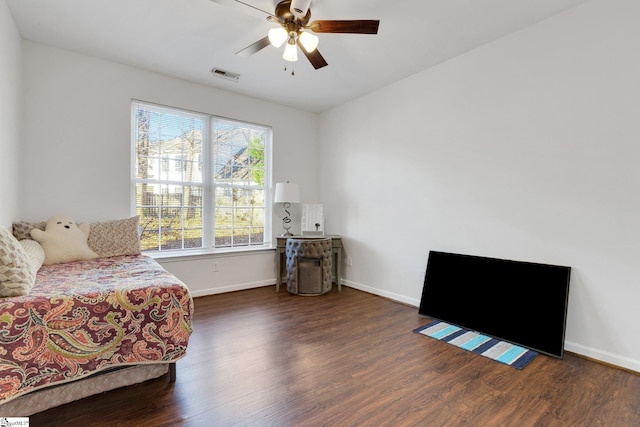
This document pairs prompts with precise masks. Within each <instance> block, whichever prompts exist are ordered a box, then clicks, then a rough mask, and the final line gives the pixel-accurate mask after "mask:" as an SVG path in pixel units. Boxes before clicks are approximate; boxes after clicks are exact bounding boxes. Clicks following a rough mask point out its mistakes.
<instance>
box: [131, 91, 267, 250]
mask: <svg viewBox="0 0 640 427" xmlns="http://www.w3.org/2000/svg"><path fill="white" fill-rule="evenodd" d="M132 115H133V117H132V124H133V132H132V135H133V136H132V139H133V151H134V162H135V172H134V179H133V181H134V182H133V184H134V185H135V198H134V201H133V203H134V209H135V212H136V214H137V215H139V216H140V225H141V228H142V234H141V237H140V240H141V247H142V250H146V251H162V250H179V249H191V248H237V247H248V246H262V245H264V244H265V237H269V236H265V218H267V214H268V212H267V209H270V204H265V195H266V191H267V188H268V187H267V184H268V183H267V182H266V181H267V177H269V176H270V173H271V172H270V167H269V162H268V159H270V147H271V129H270V128H269V127H266V126H260V125H255V124H251V123H243V122H238V121H233V120H229V119H223V118H219V117H215V116H211V115H207V114H200V113H193V112H190V111H184V110H178V109H173V108H168V107H161V106H157V105H153V104H146V103H142V102H137V101H134V102H133V103H132ZM269 216H270V215H269ZM267 240H269V241H270V237H269V238H268V239H267Z"/></svg>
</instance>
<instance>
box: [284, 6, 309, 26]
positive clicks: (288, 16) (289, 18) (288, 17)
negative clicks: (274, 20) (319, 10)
mask: <svg viewBox="0 0 640 427" xmlns="http://www.w3.org/2000/svg"><path fill="white" fill-rule="evenodd" d="M275 15H276V16H277V17H278V18H280V20H281V21H283V22H297V23H299V24H300V25H307V22H309V19H311V9H309V10H307V14H306V15H304V17H303V18H297V17H296V16H295V15H294V14H293V13H291V0H283V1H281V2H280V3H278V5H277V6H276V13H275Z"/></svg>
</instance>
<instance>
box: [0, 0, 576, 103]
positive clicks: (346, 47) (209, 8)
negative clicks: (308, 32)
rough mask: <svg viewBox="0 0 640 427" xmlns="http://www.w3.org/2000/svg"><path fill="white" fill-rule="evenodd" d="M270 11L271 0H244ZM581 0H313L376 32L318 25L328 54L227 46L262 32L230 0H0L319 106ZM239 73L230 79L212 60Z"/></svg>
mask: <svg viewBox="0 0 640 427" xmlns="http://www.w3.org/2000/svg"><path fill="white" fill-rule="evenodd" d="M244 1H245V2H246V3H249V4H251V5H254V6H255V7H257V8H259V9H262V10H266V11H269V12H273V11H274V8H275V5H276V4H277V3H278V0H244ZM584 1H586V0H395V1H392V0H386V1H382V0H349V1H345V0H314V1H312V3H311V13H312V16H311V21H313V20H314V19H379V20H380V28H379V31H378V34H377V35H359V34H358V35H356V34H326V33H325V34H318V36H319V38H320V44H319V46H318V49H319V51H320V52H321V53H322V55H323V56H324V58H325V60H326V61H327V62H328V63H329V65H328V66H326V67H324V68H321V69H319V70H314V69H313V67H312V66H311V64H310V63H309V62H308V61H307V60H306V58H305V57H304V56H303V55H300V60H299V61H298V62H296V63H295V64H294V69H295V76H292V75H291V70H290V69H289V71H284V66H285V64H290V63H285V61H284V60H283V59H282V48H280V49H278V50H276V48H274V47H272V46H268V47H266V48H265V49H263V50H261V51H260V52H258V53H256V54H254V55H252V56H250V57H248V58H245V57H240V56H236V55H235V52H237V51H239V50H240V49H242V48H244V47H246V46H248V45H250V44H252V43H253V42H255V41H257V40H259V39H260V38H262V37H264V36H265V35H266V33H267V31H268V30H269V29H270V28H273V27H274V26H276V25H275V24H273V23H270V22H268V21H267V20H266V19H265V18H266V15H265V14H263V13H262V12H259V11H256V10H254V9H252V8H251V7H249V6H246V5H243V4H240V3H238V2H236V1H234V0H106V1H98V0H6V2H7V4H8V6H9V9H10V11H11V14H12V16H13V18H14V21H15V23H16V26H17V27H18V30H19V32H20V34H21V35H22V37H23V38H24V39H27V40H32V41H35V42H39V43H44V44H47V45H52V46H56V47H60V48H64V49H68V50H72V51H77V52H80V53H84V54H88V55H92V56H96V57H100V58H105V59H108V60H112V61H116V62H119V63H122V64H127V65H132V66H135V67H139V68H143V69H147V70H151V71H155V72H158V73H161V74H166V75H169V76H174V77H178V78H181V79H185V80H188V81H192V82H196V83H201V84H204V85H209V86H214V87H217V88H221V89H225V90H228V91H232V92H237V93H242V94H246V95H250V96H254V97H257V98H261V99H265V100H269V101H273V102H276V103H279V104H283V105H289V106H292V107H296V108H300V109H304V110H306V111H310V112H322V111H326V110H328V109H330V108H332V107H335V106H337V105H340V104H342V103H344V102H346V101H349V100H351V99H354V98H356V97H358V96H361V95H363V94H365V93H368V92H371V91H373V90H376V89H378V88H381V87H383V86H386V85H388V84H390V83H392V82H394V81H397V80H400V79H403V78H405V77H407V76H409V75H412V74H414V73H416V72H419V71H421V70H424V69H426V68H428V67H431V66H433V65H436V64H438V63H441V62H443V61H446V60H448V59H450V58H452V57H455V56H457V55H460V54H462V53H464V52H467V51H469V50H471V49H473V48H475V47H478V46H480V45H483V44H485V43H488V42H490V41H492V40H495V39H498V38H500V37H503V36H505V35H507V34H510V33H513V32H515V31H518V30H519V29H521V28H523V27H526V26H528V25H531V24H533V23H535V22H538V21H540V20H543V19H545V18H547V17H549V16H552V15H554V14H557V13H559V12H561V11H563V10H565V9H567V8H570V7H573V6H575V5H578V4H580V3H583V2H584ZM214 67H216V68H221V69H224V70H227V71H231V72H234V73H239V74H240V80H239V81H238V82H231V81H227V80H224V79H221V78H218V77H214V76H213V75H212V74H211V69H212V68H214Z"/></svg>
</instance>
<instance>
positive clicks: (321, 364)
mask: <svg viewBox="0 0 640 427" xmlns="http://www.w3.org/2000/svg"><path fill="white" fill-rule="evenodd" d="M427 322H428V319H425V318H421V317H419V316H418V315H417V309H415V308H413V307H408V306H405V305H403V304H399V303H396V302H393V301H389V300H387V299H384V298H381V297H378V296H374V295H371V294H367V293H364V292H361V291H358V290H355V289H352V288H348V287H343V292H342V293H338V292H337V291H336V290H335V289H334V290H333V291H332V292H330V293H329V294H326V295H323V296H316V297H303V296H293V295H290V294H288V293H287V292H285V291H282V290H281V291H280V292H279V293H276V292H275V289H274V287H264V288H258V289H251V290H246V291H240V292H232V293H227V294H220V295H213V296H207V297H201V298H196V299H195V325H194V334H193V335H192V338H191V341H190V343H189V349H188V352H187V356H185V357H184V358H183V359H182V360H180V361H178V364H177V368H178V372H177V381H176V382H175V383H169V382H168V380H167V378H166V377H163V378H159V379H156V380H152V381H148V382H146V383H143V384H139V385H135V386H131V387H127V388H123V389H118V390H114V391H111V392H107V393H103V394H101V395H98V396H92V397H89V398H86V399H83V400H81V401H78V402H73V403H70V404H67V405H64V406H61V407H58V408H54V409H51V410H48V411H45V412H42V413H39V414H36V415H33V416H31V417H30V422H31V424H30V425H31V426H32V427H33V426H91V427H99V426H137V427H140V426H142V427H145V426H149V427H156V426H278V427H283V426H341V427H342V426H376V427H379V426H394V427H395V426H462V425H464V426H518V427H520V426H572V427H573V426H607V427H609V426H612V427H624V426H638V425H640V376H639V375H635V374H634V373H630V372H625V371H623V370H620V369H615V368H612V367H609V366H605V365H602V364H599V363H595V362H593V361H589V360H586V359H583V358H580V357H577V356H575V355H572V354H565V358H564V359H563V360H559V359H555V358H551V357H547V356H543V355H541V356H538V357H537V358H536V359H534V360H533V362H531V364H529V365H528V366H527V367H526V368H525V369H524V370H517V369H514V368H511V367H508V366H505V365H502V364H500V363H497V362H494V361H491V360H489V359H486V358H484V357H481V356H476V355H473V354H471V353H469V352H466V351H464V350H460V349H458V348H456V347H454V346H451V345H448V344H445V343H442V342H439V341H436V340H434V339H431V338H428V337H425V336H421V335H419V334H416V333H414V332H412V330H413V329H414V328H417V327H419V326H422V325H424V324H426V323H427Z"/></svg>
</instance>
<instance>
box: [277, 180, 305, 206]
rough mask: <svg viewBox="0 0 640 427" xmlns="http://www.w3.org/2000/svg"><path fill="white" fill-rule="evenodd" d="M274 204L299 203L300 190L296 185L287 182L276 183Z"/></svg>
mask: <svg viewBox="0 0 640 427" xmlns="http://www.w3.org/2000/svg"><path fill="white" fill-rule="evenodd" d="M273 202H274V203H300V188H299V187H298V184H292V183H289V182H278V183H277V184H276V194H275V197H274V198H273Z"/></svg>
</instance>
